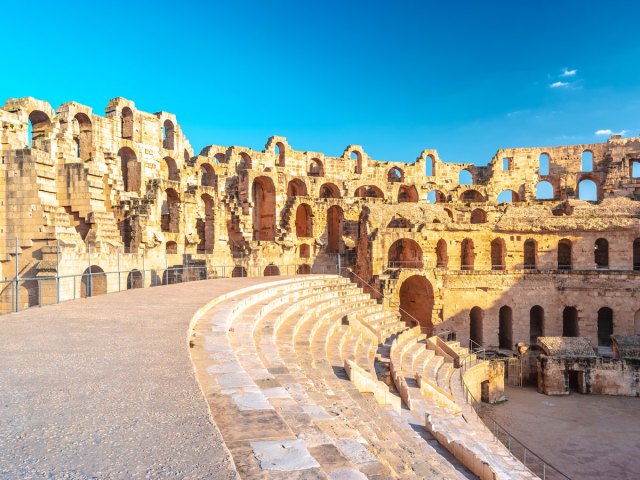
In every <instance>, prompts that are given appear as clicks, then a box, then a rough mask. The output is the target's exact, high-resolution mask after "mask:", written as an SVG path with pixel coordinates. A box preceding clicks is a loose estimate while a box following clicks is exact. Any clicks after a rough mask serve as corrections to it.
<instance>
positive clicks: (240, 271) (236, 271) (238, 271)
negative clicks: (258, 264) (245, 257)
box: [231, 265, 247, 277]
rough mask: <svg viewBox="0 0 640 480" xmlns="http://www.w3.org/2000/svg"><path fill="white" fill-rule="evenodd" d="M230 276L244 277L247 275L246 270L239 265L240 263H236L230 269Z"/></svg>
mask: <svg viewBox="0 0 640 480" xmlns="http://www.w3.org/2000/svg"><path fill="white" fill-rule="evenodd" d="M231 276H232V277H246V276H247V270H246V269H245V268H244V267H241V266H240V265H236V266H235V267H233V270H232V271H231Z"/></svg>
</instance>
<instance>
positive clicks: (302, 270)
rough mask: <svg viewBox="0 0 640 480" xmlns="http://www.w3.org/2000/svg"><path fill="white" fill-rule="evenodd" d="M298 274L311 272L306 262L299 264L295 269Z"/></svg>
mask: <svg viewBox="0 0 640 480" xmlns="http://www.w3.org/2000/svg"><path fill="white" fill-rule="evenodd" d="M297 273H298V275H309V274H310V273H311V265H307V264H306V263H304V264H302V265H300V266H299V267H298V270H297Z"/></svg>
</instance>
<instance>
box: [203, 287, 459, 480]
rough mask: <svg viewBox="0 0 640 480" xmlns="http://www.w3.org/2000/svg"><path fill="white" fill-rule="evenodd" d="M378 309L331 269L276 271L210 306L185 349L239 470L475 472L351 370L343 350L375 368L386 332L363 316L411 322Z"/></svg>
mask: <svg viewBox="0 0 640 480" xmlns="http://www.w3.org/2000/svg"><path fill="white" fill-rule="evenodd" d="M381 312H383V310H382V307H381V306H380V305H378V304H377V303H376V302H375V301H374V300H372V299H371V298H370V297H369V296H368V295H366V294H364V293H363V292H362V290H360V289H359V288H358V287H357V286H356V285H355V284H352V283H350V282H349V281H348V280H347V279H344V278H342V277H338V276H330V275H308V276H303V277H297V278H286V277H277V278H274V280H273V281H265V282H264V283H262V284H260V285H253V286H251V287H247V288H246V289H242V290H238V291H236V292H234V294H233V295H229V296H228V297H227V298H224V299H220V300H219V301H217V302H216V303H215V304H213V305H211V306H210V308H209V310H208V311H207V312H206V314H205V315H204V316H203V317H202V319H201V320H200V321H198V323H197V324H196V325H195V327H194V329H193V336H192V338H191V342H192V344H193V345H194V348H193V349H192V359H193V361H194V365H195V369H196V374H197V377H198V380H199V382H200V384H201V386H202V388H203V391H204V393H205V396H206V398H207V401H208V402H209V408H210V411H211V413H212V417H213V420H214V421H215V423H216V425H217V426H218V428H219V429H220V431H221V433H222V436H223V438H224V441H225V444H226V446H227V447H228V448H229V450H230V452H231V454H232V456H233V458H234V461H235V464H236V467H237V469H238V472H239V474H240V476H241V477H242V478H268V479H271V478H282V479H284V478H287V479H289V478H299V479H313V478H332V479H343V478H349V479H351V478H353V479H357V478H374V479H388V478H441V479H455V478H470V477H469V474H468V472H466V471H465V470H464V468H463V467H462V466H461V465H460V464H459V462H457V461H456V460H455V459H454V458H453V456H451V455H449V454H448V453H447V452H445V451H443V450H442V449H440V448H439V447H438V446H437V443H436V442H435V441H434V440H433V439H431V441H430V442H428V441H425V440H424V438H423V436H421V435H420V434H419V433H417V432H416V431H415V430H414V429H412V428H411V426H410V424H409V423H408V421H407V418H406V414H399V413H398V412H397V411H395V410H394V409H393V408H391V407H388V406H380V405H378V403H377V402H376V401H375V400H374V398H373V397H372V395H368V394H362V393H360V392H359V391H358V390H357V389H356V388H355V386H354V385H353V384H352V383H351V382H350V381H349V380H348V378H347V376H346V372H345V369H344V363H345V361H347V360H348V361H351V362H353V363H354V364H356V365H357V366H358V368H361V369H362V370H363V371H366V372H369V373H370V374H372V375H374V376H375V369H374V358H375V355H376V351H377V349H378V344H379V339H378V338H379V335H381V333H380V329H376V327H375V325H377V324H374V325H368V324H367V323H365V320H364V319H365V318H367V317H368V316H376V318H377V320H380V322H378V323H379V324H380V325H384V326H385V329H386V330H388V331H392V330H393V332H394V334H395V333H396V332H398V331H401V330H403V329H404V328H406V327H404V324H403V323H401V322H399V321H398V320H397V316H395V315H394V314H392V313H390V314H388V317H387V316H386V315H385V314H382V313H381ZM383 318H384V321H383V320H382V319H383ZM393 319H395V320H396V322H395V327H393V328H392V327H390V325H393V322H392V320H393ZM394 328H395V330H394ZM422 433H423V435H424V434H425V432H422ZM427 438H428V435H427ZM433 445H436V447H435V448H434V446H433Z"/></svg>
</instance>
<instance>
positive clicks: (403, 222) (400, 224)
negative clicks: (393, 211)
mask: <svg viewBox="0 0 640 480" xmlns="http://www.w3.org/2000/svg"><path fill="white" fill-rule="evenodd" d="M412 226H413V225H412V224H411V222H410V221H409V220H408V219H406V218H404V217H401V216H398V215H396V216H394V217H393V218H392V219H391V221H390V222H389V223H388V224H387V228H411V227H412Z"/></svg>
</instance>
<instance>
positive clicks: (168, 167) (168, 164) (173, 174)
mask: <svg viewBox="0 0 640 480" xmlns="http://www.w3.org/2000/svg"><path fill="white" fill-rule="evenodd" d="M160 171H161V174H162V178H166V179H167V180H171V181H173V182H179V181H180V171H179V170H178V165H177V164H176V161H175V160H174V159H173V158H171V157H164V160H163V161H162V163H161V164H160Z"/></svg>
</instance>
